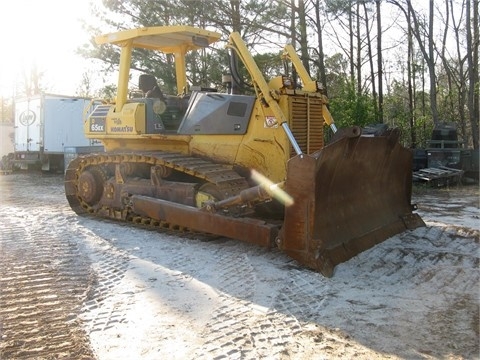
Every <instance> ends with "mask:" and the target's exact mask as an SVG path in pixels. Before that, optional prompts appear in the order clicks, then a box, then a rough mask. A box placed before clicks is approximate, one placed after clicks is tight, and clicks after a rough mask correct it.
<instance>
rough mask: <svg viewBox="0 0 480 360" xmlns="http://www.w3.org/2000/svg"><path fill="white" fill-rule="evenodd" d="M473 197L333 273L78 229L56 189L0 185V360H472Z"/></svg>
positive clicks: (242, 252) (219, 243) (236, 252)
mask: <svg viewBox="0 0 480 360" xmlns="http://www.w3.org/2000/svg"><path fill="white" fill-rule="evenodd" d="M479 195H480V192H479V188H478V185H477V186H463V187H451V188H446V189H432V188H425V187H419V188H416V189H415V191H414V199H413V201H414V202H415V203H417V204H418V207H419V210H418V212H419V214H420V215H421V216H422V218H423V219H424V220H425V222H426V224H427V227H425V228H419V229H416V230H414V231H408V232H405V233H402V234H400V235H397V236H394V237H392V238H390V239H388V240H387V241H385V242H383V243H382V244H379V245H377V246H376V247H374V248H373V249H370V250H368V251H366V252H364V253H362V254H360V255H358V256H356V257H354V258H353V259H351V260H350V261H348V262H346V263H343V264H340V265H339V266H337V267H336V270H335V274H334V276H333V277H332V278H329V279H327V278H325V277H323V276H322V275H320V274H318V273H315V272H312V271H309V270H306V269H305V268H303V267H301V266H299V265H298V264H297V263H296V262H295V261H293V260H291V259H289V258H288V257H286V256H285V255H284V254H282V253H280V252H279V251H276V250H273V251H267V250H265V249H262V248H259V247H257V246H252V245H249V244H244V243H241V242H238V241H234V240H229V239H216V240H213V241H205V240H204V239H195V238H186V237H182V236H178V235H174V234H161V233H159V232H156V231H149V230H144V229H140V228H134V227H131V226H126V225H122V224H119V223H115V222H110V221H99V220H95V219H89V218H81V217H78V216H77V215H76V214H75V213H73V212H72V211H71V210H70V208H69V206H68V204H67V202H66V200H65V196H64V191H63V179H62V176H61V175H42V174H38V173H37V174H31V173H30V174H26V173H15V174H12V175H5V176H0V218H1V221H0V263H1V265H0V359H2V360H3V359H59V358H69V359H98V360H106V359H350V358H355V359H478V358H480V353H479V304H480V298H479V295H480V292H479V290H480V288H479V284H480V283H479V280H480V271H479V257H480V252H479V249H480V245H479V242H480V240H479V237H480V210H479Z"/></svg>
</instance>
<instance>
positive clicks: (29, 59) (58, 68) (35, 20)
mask: <svg viewBox="0 0 480 360" xmlns="http://www.w3.org/2000/svg"><path fill="white" fill-rule="evenodd" d="M89 3H90V0H42V1H39V0H15V1H5V2H2V3H1V5H0V9H1V11H0V36H1V44H2V51H1V55H0V96H4V97H9V96H12V95H13V94H14V92H15V83H16V80H18V79H22V78H23V73H24V71H25V69H29V68H31V67H32V66H33V65H34V64H35V65H36V66H37V67H38V69H39V70H40V71H43V72H44V73H45V74H44V87H46V88H47V92H49V93H54V94H61V95H75V90H76V89H77V88H78V87H79V85H80V83H81V78H82V74H83V73H84V72H85V71H86V70H87V68H88V63H89V62H88V61H87V60H85V59H83V58H81V57H80V56H78V55H75V50H76V49H77V48H78V47H80V46H81V45H82V44H84V43H86V42H87V41H88V40H89V35H88V33H87V32H86V31H85V30H83V29H82V25H81V22H80V19H82V18H85V17H87V16H90V15H89Z"/></svg>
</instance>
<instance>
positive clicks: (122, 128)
mask: <svg viewBox="0 0 480 360" xmlns="http://www.w3.org/2000/svg"><path fill="white" fill-rule="evenodd" d="M110 131H111V132H117V133H118V132H121V133H130V132H133V126H127V125H125V126H112V127H111V128H110Z"/></svg>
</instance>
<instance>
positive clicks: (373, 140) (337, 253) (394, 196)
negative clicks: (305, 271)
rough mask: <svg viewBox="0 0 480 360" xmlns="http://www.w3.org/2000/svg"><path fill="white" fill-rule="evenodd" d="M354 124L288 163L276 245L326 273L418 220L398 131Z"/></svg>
mask: <svg viewBox="0 0 480 360" xmlns="http://www.w3.org/2000/svg"><path fill="white" fill-rule="evenodd" d="M360 134H361V130H360V129H359V128H358V127H354V128H350V129H347V130H345V131H344V133H343V136H341V137H340V139H338V140H336V141H334V142H333V143H331V144H329V145H327V146H325V147H324V148H323V149H322V150H320V151H318V152H315V153H313V154H311V155H305V154H301V155H297V156H295V157H293V158H292V159H290V160H289V162H288V165H287V181H286V184H285V190H286V192H287V193H288V194H289V195H290V196H292V197H293V198H294V199H295V202H294V204H293V205H291V206H289V207H287V208H286V209H285V220H284V225H283V227H282V230H281V232H280V234H279V239H278V246H279V248H280V249H282V250H283V251H285V252H286V253H287V254H288V255H289V256H291V257H292V258H294V259H296V260H297V261H299V262H300V263H302V264H304V265H306V266H308V267H310V268H312V269H315V270H317V271H320V272H321V273H322V274H323V275H325V276H328V277H330V276H332V275H333V269H334V267H335V266H336V265H337V264H339V263H342V262H344V261H347V260H348V259H350V258H352V257H353V256H355V255H357V254H359V253H360V252H362V251H364V250H366V249H368V248H371V247H372V246H374V245H375V244H378V243H380V242H382V241H384V240H386V239H388V238H389V237H391V236H393V235H395V234H398V233H400V232H403V231H405V230H407V229H414V228H416V227H420V226H425V223H424V222H423V220H422V219H421V218H420V216H419V215H418V214H414V213H412V211H413V210H414V209H415V207H414V206H412V204H411V191H412V154H411V152H410V151H409V150H407V149H405V148H404V147H402V146H401V145H400V144H399V142H398V138H399V132H398V131H397V130H392V131H390V132H389V133H388V134H387V135H386V136H379V137H366V136H360Z"/></svg>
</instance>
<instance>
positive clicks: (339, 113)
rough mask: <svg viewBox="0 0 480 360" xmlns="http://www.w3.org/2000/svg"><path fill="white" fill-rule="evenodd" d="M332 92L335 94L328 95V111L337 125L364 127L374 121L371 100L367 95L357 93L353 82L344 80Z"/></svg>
mask: <svg viewBox="0 0 480 360" xmlns="http://www.w3.org/2000/svg"><path fill="white" fill-rule="evenodd" d="M332 92H333V93H335V95H334V96H332V95H330V112H331V113H332V116H333V118H334V119H335V123H336V124H337V127H347V126H354V125H357V126H360V127H364V126H366V125H368V124H372V123H374V122H375V113H374V108H373V104H372V100H371V99H370V97H369V96H367V95H364V94H362V95H358V94H357V92H356V90H355V84H352V83H350V82H348V81H345V82H343V84H342V86H341V87H340V88H336V89H332Z"/></svg>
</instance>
